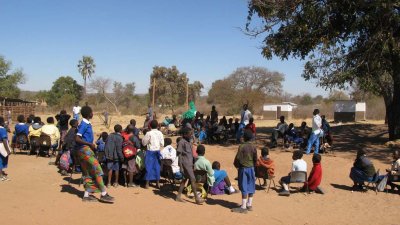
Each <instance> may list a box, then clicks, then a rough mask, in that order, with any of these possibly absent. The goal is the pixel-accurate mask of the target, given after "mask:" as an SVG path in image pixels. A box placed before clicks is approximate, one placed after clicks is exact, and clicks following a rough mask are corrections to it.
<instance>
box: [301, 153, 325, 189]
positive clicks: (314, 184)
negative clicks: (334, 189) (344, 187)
mask: <svg viewBox="0 0 400 225" xmlns="http://www.w3.org/2000/svg"><path fill="white" fill-rule="evenodd" d="M312 162H313V168H312V169H311V173H310V176H309V177H308V189H309V190H310V191H315V192H317V193H321V194H324V191H323V190H322V188H321V187H320V186H319V185H320V184H321V180H322V167H321V155H319V154H318V155H317V154H314V155H313V157H312ZM305 189H306V186H305V185H304V187H303V190H305Z"/></svg>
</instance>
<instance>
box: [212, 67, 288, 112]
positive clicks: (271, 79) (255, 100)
mask: <svg viewBox="0 0 400 225" xmlns="http://www.w3.org/2000/svg"><path fill="white" fill-rule="evenodd" d="M284 77H285V76H284V75H283V74H282V73H279V72H271V71H269V70H268V69H266V68H263V67H254V66H253V67H240V68H237V69H236V70H235V71H233V72H232V73H231V74H230V75H229V76H228V77H226V78H224V79H222V80H217V81H215V82H214V83H213V84H212V86H211V89H210V90H209V92H208V99H207V101H208V103H210V104H222V105H224V106H227V107H228V108H229V112H230V113H235V112H236V113H237V112H238V110H240V108H241V107H242V105H243V103H249V104H250V106H257V107H258V106H260V107H261V105H262V104H263V103H264V101H265V98H266V97H267V96H269V95H279V94H280V93H281V91H282V82H283V81H284V80H285V78H284ZM235 110H236V111H235Z"/></svg>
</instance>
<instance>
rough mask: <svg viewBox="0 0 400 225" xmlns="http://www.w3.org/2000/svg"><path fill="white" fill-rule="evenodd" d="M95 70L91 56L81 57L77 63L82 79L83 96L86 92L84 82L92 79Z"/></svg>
mask: <svg viewBox="0 0 400 225" xmlns="http://www.w3.org/2000/svg"><path fill="white" fill-rule="evenodd" d="M95 68H96V64H95V63H94V59H93V58H92V57H91V56H82V59H81V60H79V62H78V70H79V73H80V74H81V75H82V78H83V86H84V94H86V92H87V90H86V89H87V86H86V80H87V79H90V78H91V77H92V74H94V72H95Z"/></svg>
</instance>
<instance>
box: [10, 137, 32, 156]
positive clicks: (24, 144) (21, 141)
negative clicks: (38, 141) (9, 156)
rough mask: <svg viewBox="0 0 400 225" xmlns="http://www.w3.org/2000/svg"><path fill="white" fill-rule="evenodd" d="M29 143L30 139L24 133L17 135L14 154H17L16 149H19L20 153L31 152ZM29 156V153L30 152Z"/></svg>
mask: <svg viewBox="0 0 400 225" xmlns="http://www.w3.org/2000/svg"><path fill="white" fill-rule="evenodd" d="M28 144H29V142H28V137H27V136H26V134H24V133H19V134H17V136H16V138H15V144H14V145H13V152H14V154H15V150H14V148H18V149H19V150H20V152H21V151H22V150H29V145H28ZM28 154H29V151H28Z"/></svg>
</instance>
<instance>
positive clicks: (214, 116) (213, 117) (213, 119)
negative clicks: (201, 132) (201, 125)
mask: <svg viewBox="0 0 400 225" xmlns="http://www.w3.org/2000/svg"><path fill="white" fill-rule="evenodd" d="M210 115H211V118H210V122H211V124H212V125H214V124H215V123H218V112H217V110H216V109H215V105H213V106H212V107H211V113H210Z"/></svg>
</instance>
